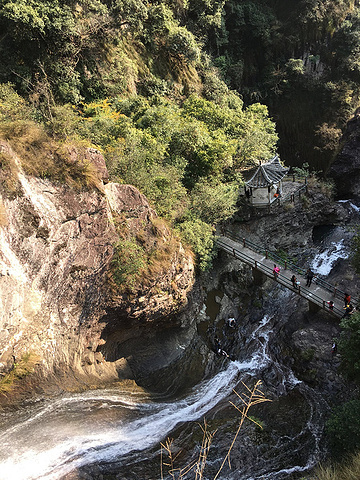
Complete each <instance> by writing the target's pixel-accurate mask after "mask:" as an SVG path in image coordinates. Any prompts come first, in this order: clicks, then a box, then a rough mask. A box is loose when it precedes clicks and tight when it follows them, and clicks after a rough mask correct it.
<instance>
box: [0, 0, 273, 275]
mask: <svg viewBox="0 0 360 480" xmlns="http://www.w3.org/2000/svg"><path fill="white" fill-rule="evenodd" d="M185 7H186V5H185V4H184V5H182V4H176V5H173V4H172V3H169V4H166V3H162V2H160V3H157V2H154V3H151V4H143V3H142V2H133V1H127V0H126V1H113V2H105V1H104V2H100V1H96V0H95V1H80V2H61V4H60V2H50V1H44V0H43V1H38V0H37V1H30V2H18V1H16V2H13V1H4V2H2V3H1V7H0V24H1V27H2V31H4V32H5V33H4V35H3V37H2V42H1V43H0V55H1V57H2V64H1V67H0V79H1V80H2V81H3V84H2V87H1V89H0V102H1V103H0V114H1V116H0V122H1V125H0V133H1V135H2V137H3V138H5V139H7V140H8V141H10V142H11V145H12V147H13V149H14V150H15V151H16V152H17V153H18V154H19V157H20V158H21V159H22V162H24V163H26V165H23V166H24V167H25V168H24V169H25V171H26V173H28V174H33V175H40V176H43V177H47V178H52V179H55V180H57V181H65V182H67V183H74V181H75V180H76V181H77V183H79V182H80V183H81V182H83V184H84V185H86V186H88V187H91V186H93V185H92V184H91V172H88V171H85V170H88V169H89V166H88V165H85V164H83V165H80V164H79V165H76V166H74V165H70V162H67V160H66V151H68V150H69V148H72V147H74V148H75V147H76V148H77V149H79V148H80V149H81V148H85V147H86V146H95V147H96V148H98V149H100V150H101V151H102V152H103V153H104V155H105V157H106V160H107V163H108V168H109V171H110V174H111V178H112V179H113V180H115V181H118V182H123V183H129V184H132V185H134V186H136V187H137V188H139V189H140V190H141V191H142V192H143V193H144V194H145V195H146V196H147V197H148V198H149V200H150V201H151V203H152V204H153V206H154V208H155V209H156V210H157V212H158V213H159V215H161V216H163V217H164V218H165V219H166V220H168V222H169V223H170V224H171V225H172V226H173V227H174V228H175V229H176V230H177V231H178V233H179V234H180V235H181V237H182V239H183V241H185V243H188V244H190V245H191V246H192V247H193V249H194V251H195V253H196V254H197V258H198V265H199V267H200V268H201V269H206V268H207V267H208V266H209V265H210V263H211V257H212V255H213V240H214V239H213V233H214V226H215V225H216V224H217V223H218V222H221V221H223V220H225V219H226V218H229V217H230V216H232V215H233V213H234V211H235V205H236V200H237V197H238V190H239V186H240V185H241V182H242V180H241V173H240V172H241V170H242V169H243V167H244V165H245V164H249V163H251V162H253V161H254V160H257V159H267V158H269V157H270V156H271V155H273V153H274V152H275V148H276V142H277V138H278V137H277V134H276V132H275V124H274V122H272V121H271V119H270V118H269V116H268V111H267V107H266V106H264V105H261V104H259V103H255V104H251V105H248V106H244V104H243V101H242V100H241V97H240V96H239V94H238V93H237V92H235V91H232V90H229V88H228V87H227V85H226V84H225V83H224V82H223V81H222V80H221V79H220V78H219V76H218V74H217V72H216V69H215V68H214V66H213V65H212V63H211V60H210V58H209V56H208V55H207V54H206V53H205V52H204V50H203V49H202V46H203V44H202V42H201V39H200V38H199V37H197V38H195V36H194V34H193V33H191V31H190V30H189V29H188V28H186V27H185V26H184V25H183V20H184V19H185V18H186V17H187V16H188V15H190V10H189V9H188V8H187V7H186V8H185ZM194 7H195V5H192V7H191V8H192V9H193V8H194ZM204 8H205V5H203V4H202V3H200V4H199V5H198V10H196V9H195V10H194V11H192V13H191V17H192V18H193V20H192V25H193V26H194V25H195V24H197V23H198V22H200V23H201V24H203V27H202V30H203V31H204V32H205V31H206V29H207V28H209V26H210V25H213V26H214V28H215V26H216V25H219V24H220V23H221V22H220V20H221V15H220V13H221V5H217V6H216V5H215V4H214V5H208V10H207V9H206V8H205V10H204ZM205 12H207V13H206V15H205V16H204V13H205ZM216 28H217V27H216ZM40 152H41V154H40ZM45 152H48V154H46V153H45ZM64 154H65V155H64ZM54 158H55V160H56V161H55V162H51V161H50V159H54ZM75 167H77V168H76V171H75V172H74V170H75ZM3 168H5V169H6V168H7V169H8V170H9V168H10V167H9V166H7V165H6V162H3ZM81 169H82V170H84V171H81ZM75 177H76V178H75ZM4 186H6V187H7V189H8V190H9V189H10V190H11V189H12V190H13V193H16V188H15V186H10V185H9V184H8V183H7V184H6V185H4V184H3V187H4ZM10 187H11V188H10Z"/></svg>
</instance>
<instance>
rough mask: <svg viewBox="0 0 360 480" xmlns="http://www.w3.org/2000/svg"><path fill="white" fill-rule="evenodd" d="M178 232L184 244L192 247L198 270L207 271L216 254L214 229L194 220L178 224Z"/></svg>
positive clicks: (198, 220)
mask: <svg viewBox="0 0 360 480" xmlns="http://www.w3.org/2000/svg"><path fill="white" fill-rule="evenodd" d="M179 231H180V234H181V238H182V239H183V240H184V241H185V243H187V244H188V245H190V246H191V247H192V249H193V251H194V253H195V255H196V257H197V264H198V267H199V269H200V270H202V271H205V270H208V269H209V268H210V267H211V264H212V260H213V259H214V257H215V254H216V252H215V249H214V244H215V236H214V233H215V229H214V227H212V226H211V225H209V224H208V223H205V222H203V221H202V220H200V219H195V220H188V221H185V222H184V223H182V224H180V226H179Z"/></svg>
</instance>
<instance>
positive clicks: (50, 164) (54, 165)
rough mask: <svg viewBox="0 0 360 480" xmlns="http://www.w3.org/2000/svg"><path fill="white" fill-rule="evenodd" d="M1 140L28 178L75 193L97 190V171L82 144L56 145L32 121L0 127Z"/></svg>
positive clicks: (85, 146)
mask: <svg viewBox="0 0 360 480" xmlns="http://www.w3.org/2000/svg"><path fill="white" fill-rule="evenodd" d="M0 136H1V137H2V138H4V139H5V140H7V141H8V142H9V144H10V145H11V147H12V148H13V150H14V151H15V152H16V154H17V156H18V157H19V159H20V161H21V165H22V168H23V169H24V172H25V173H26V174H27V175H31V176H34V177H40V178H49V179H50V180H52V181H56V182H59V183H65V184H68V185H69V186H71V187H72V188H76V189H83V188H86V189H92V188H100V181H99V178H98V173H97V170H96V167H95V166H94V165H93V164H92V163H91V162H90V161H89V160H88V159H87V158H86V148H87V146H88V145H87V144H85V143H84V142H81V141H77V142H75V141H73V142H72V143H60V142H57V141H55V140H54V139H52V138H51V137H50V136H49V135H48V134H47V133H46V132H45V130H44V128H43V127H42V126H40V125H37V124H36V123H35V122H32V121H31V120H24V121H21V120H19V121H14V122H11V123H2V124H0Z"/></svg>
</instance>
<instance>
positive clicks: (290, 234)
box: [0, 143, 359, 480]
mask: <svg viewBox="0 0 360 480" xmlns="http://www.w3.org/2000/svg"><path fill="white" fill-rule="evenodd" d="M1 148H2V152H5V153H6V155H7V156H10V157H11V158H12V159H13V160H14V164H15V165H16V172H17V175H18V177H17V178H18V180H17V181H18V189H19V193H18V194H17V195H16V196H15V197H14V198H6V197H3V198H2V205H3V209H2V226H1V277H0V282H1V303H0V305H1V322H2V324H1V358H0V361H1V368H2V374H3V376H6V374H8V373H9V372H11V371H13V370H16V366H17V364H19V363H21V361H22V359H24V358H29V359H30V360H29V362H33V365H32V366H33V372H32V373H29V374H28V375H26V376H24V378H22V379H21V378H19V379H16V381H15V383H14V385H13V388H12V389H11V390H9V391H8V392H6V393H2V395H1V402H2V408H3V410H2V413H1V416H2V428H1V432H0V435H1V439H2V442H1V443H2V447H1V449H0V457H1V471H0V478H1V479H2V480H8V479H10V478H16V479H17V480H30V479H33V480H35V479H38V480H40V479H63V480H75V479H99V480H100V479H106V480H107V479H108V480H112V479H122V480H124V479H129V480H132V479H134V478H146V479H149V480H150V479H152V478H159V476H160V468H161V458H160V443H161V442H164V441H165V439H166V437H168V436H171V437H173V438H174V439H175V440H174V442H175V443H174V448H175V451H176V452H177V451H178V452H179V454H180V456H179V458H178V462H179V468H180V467H184V466H185V465H187V464H189V463H190V462H191V461H193V460H194V458H196V455H197V449H198V438H199V425H198V424H199V423H201V422H202V419H203V418H206V421H207V423H208V425H209V428H211V429H212V430H215V429H216V430H217V433H216V435H215V437H214V440H213V444H212V447H211V453H210V455H209V462H208V465H207V470H206V471H207V475H208V476H209V477H208V478H213V477H214V475H215V474H216V471H217V470H218V468H219V466H220V463H221V459H222V458H224V456H225V455H226V452H227V449H228V447H229V445H230V444H231V441H232V437H233V434H234V431H235V429H236V426H237V424H238V421H239V418H238V413H237V412H236V410H235V409H234V408H233V407H232V406H231V405H230V403H229V401H231V402H236V396H235V394H234V393H233V389H235V390H236V391H242V390H243V389H244V384H243V382H244V383H245V384H246V385H253V384H254V382H255V381H256V380H261V382H262V389H263V391H264V393H265V395H266V397H267V398H268V399H269V400H271V402H269V403H267V404H264V405H259V406H258V407H254V409H253V412H252V414H253V415H254V416H255V418H256V419H257V421H258V422H260V423H261V425H262V426H263V429H262V430H261V429H260V428H258V427H257V426H256V425H255V424H251V422H248V423H247V424H245V425H244V427H243V429H242V430H241V433H240V437H239V438H238V440H237V442H236V444H235V446H234V448H233V450H232V454H231V468H228V467H226V469H224V471H223V473H222V477H221V478H224V479H225V478H226V479H229V480H230V479H240V478H241V479H242V480H245V479H246V480H250V479H252V478H264V479H265V478H266V479H273V480H275V479H276V480H282V479H284V480H285V479H290V478H291V479H298V478H304V475H306V474H307V473H308V472H311V470H312V468H313V467H314V466H315V465H316V464H317V463H318V462H319V461H321V460H322V459H323V458H325V456H326V445H325V443H324V438H323V431H324V423H325V420H326V418H327V416H328V414H329V411H330V407H331V405H332V404H339V403H341V402H342V401H345V400H347V399H348V398H349V397H350V395H351V392H350V391H349V385H347V384H346V382H344V380H343V378H342V377H341V376H340V375H339V373H338V367H339V359H338V358H337V357H333V355H332V353H331V344H332V342H333V339H334V338H336V337H337V335H338V334H339V323H338V320H336V319H334V318H333V317H331V316H330V315H329V314H328V313H326V312H318V313H316V314H314V313H311V312H309V308H308V304H307V302H306V301H305V300H304V299H301V298H300V297H297V295H296V294H295V293H293V292H291V291H290V290H288V289H286V288H284V287H281V286H280V285H277V284H276V282H274V281H273V280H271V279H268V280H265V282H261V283H260V284H259V282H257V281H256V279H254V277H253V273H252V270H251V268H249V267H248V266H247V265H246V264H244V263H242V262H240V261H238V260H235V259H233V258H231V257H229V256H228V255H226V254H225V253H223V252H219V253H218V257H217V259H216V260H215V262H214V267H213V269H212V270H211V271H210V272H208V273H203V274H201V275H200V276H197V277H196V278H195V270H194V262H193V257H192V255H191V254H190V253H189V252H188V251H187V250H186V248H184V246H182V245H181V243H180V242H179V241H178V240H177V239H176V238H173V237H172V234H171V233H170V230H169V229H168V228H167V227H166V225H165V224H163V223H162V222H159V221H158V219H157V215H156V212H155V211H154V210H152V209H151V208H150V206H149V203H148V201H147V200H146V198H145V197H144V196H143V195H142V194H140V193H139V192H138V191H137V190H136V189H135V188H134V187H132V186H129V185H121V184H116V183H112V182H109V181H108V175H107V170H106V167H105V162H104V159H103V158H102V156H101V154H99V152H97V151H96V150H93V149H90V150H88V152H87V159H88V160H89V161H90V162H91V164H92V165H93V166H94V167H95V169H96V172H97V178H98V187H97V188H96V189H94V190H92V191H77V190H76V189H72V188H70V187H68V186H64V185H57V184H55V183H52V182H51V181H49V180H44V179H39V178H34V177H29V176H27V175H25V174H24V173H23V171H22V169H21V163H20V162H19V161H18V158H17V156H16V154H15V153H14V151H13V150H12V149H11V147H10V146H9V145H7V144H6V143H2V146H1ZM71 155H72V156H76V151H73V152H71ZM246 212H247V210H246V208H244V207H243V208H242V209H240V210H239V212H238V214H237V215H236V216H235V217H234V219H233V220H232V222H231V224H230V228H232V229H233V230H234V231H236V232H237V233H238V234H239V235H240V236H245V235H246V236H247V237H248V238H251V239H252V241H254V242H255V243H259V244H260V243H261V244H263V245H266V246H267V247H268V248H270V249H274V250H275V249H276V250H281V248H284V249H285V248H286V251H287V252H288V254H289V255H291V256H293V257H294V258H297V260H298V262H299V263H301V264H303V265H304V266H305V265H308V264H309V262H310V261H313V262H314V265H315V264H316V261H318V262H319V260H316V259H317V258H320V257H321V250H320V248H321V247H323V248H325V247H324V246H323V242H322V240H321V238H320V240H319V239H317V238H316V235H317V233H316V232H317V230H319V229H321V228H322V227H323V226H327V228H328V233H327V238H329V240H328V244H327V245H328V246H329V244H331V238H330V237H329V235H330V234H331V231H334V229H336V228H340V229H343V231H344V232H345V233H344V234H341V238H342V239H343V240H344V241H345V245H344V248H345V250H346V249H347V248H349V245H350V241H351V234H350V232H349V234H348V235H347V234H346V228H347V227H346V225H351V224H356V223H357V222H358V215H359V213H358V211H357V209H356V208H355V206H354V204H353V203H351V202H350V201H340V202H335V201H329V200H328V197H327V192H326V190H325V191H324V189H323V187H322V186H321V184H319V183H318V182H314V183H313V185H312V186H310V187H309V192H308V194H307V195H306V198H300V199H298V200H297V201H296V202H295V204H294V205H291V206H290V207H289V206H286V205H284V206H282V207H275V208H274V210H272V211H271V212H270V213H267V212H265V211H258V212H257V214H255V213H254V210H250V213H249V212H248V213H246ZM119 225H120V226H119ZM329 226H332V227H331V228H330V230H329ZM124 228H126V229H130V230H131V231H132V232H136V233H137V234H138V235H142V238H144V242H147V243H149V244H152V245H153V246H155V247H156V245H160V248H163V245H164V244H165V245H166V244H167V243H169V244H171V248H169V249H167V250H166V252H168V254H169V256H170V258H168V259H167V260H166V262H165V263H164V265H166V268H165V269H163V270H162V269H161V268H158V269H157V270H156V275H155V276H154V277H153V278H152V280H151V282H148V283H147V284H144V285H142V287H141V291H140V290H139V291H138V292H136V293H133V294H129V293H126V292H123V293H121V291H119V290H116V288H115V286H114V279H113V275H112V268H113V267H112V261H113V258H114V252H115V246H116V243H117V241H118V240H119V238H121V232H122V229H124ZM329 232H330V233H329ZM145 239H146V240H145ZM334 239H335V243H336V242H337V240H336V236H335V237H334ZM319 242H320V243H319ZM326 248H327V247H326ZM335 250H336V249H335ZM326 251H328V250H326ZM336 251H337V250H336ZM329 255H330V256H331V255H332V254H331V251H330V253H329ZM347 256H348V255H343V256H342V257H343V259H342V260H341V259H340V260H339V258H341V256H340V257H338V256H336V255H335V256H334V262H335V263H332V262H330V270H331V274H330V277H329V278H330V280H331V281H333V282H336V283H337V284H338V285H339V286H340V287H342V288H347V287H348V286H350V285H351V289H352V291H356V286H357V283H356V281H357V280H356V277H355V275H354V273H352V267H351V266H350V264H349V262H348V260H346V257H347ZM322 258H324V256H323V257H322ZM320 263H321V261H320ZM340 287H339V288H340ZM229 318H235V319H236V322H237V325H236V328H230V327H228V326H227V323H226V322H227V320H228V319H229ZM216 337H217V338H219V340H220V342H221V344H222V346H223V347H224V348H225V349H226V350H227V351H228V352H230V353H231V360H229V359H227V358H224V357H221V356H220V357H219V356H217V355H216V353H215V351H214V350H215V349H214V339H215V338H216ZM25 438H26V442H25Z"/></svg>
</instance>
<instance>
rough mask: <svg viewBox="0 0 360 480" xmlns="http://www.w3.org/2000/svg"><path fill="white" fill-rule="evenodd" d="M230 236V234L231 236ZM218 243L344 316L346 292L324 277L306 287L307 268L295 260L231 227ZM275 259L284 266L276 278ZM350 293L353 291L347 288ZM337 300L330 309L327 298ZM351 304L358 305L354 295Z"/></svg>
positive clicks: (253, 265) (309, 299)
mask: <svg viewBox="0 0 360 480" xmlns="http://www.w3.org/2000/svg"><path fill="white" fill-rule="evenodd" d="M230 237H231V238H230ZM217 246H218V248H220V249H221V250H223V251H225V252H227V253H228V254H230V255H232V256H234V257H235V258H237V259H239V260H241V261H243V262H245V263H247V264H248V265H250V266H251V267H252V268H254V269H255V270H256V271H258V272H262V273H263V274H264V275H266V276H268V277H270V278H273V279H274V280H275V281H276V282H278V283H280V284H281V285H283V286H284V287H286V288H289V289H290V290H292V291H293V292H294V293H296V294H298V295H300V296H301V297H303V298H305V299H306V300H308V301H309V305H310V306H311V304H312V305H316V306H317V307H318V308H321V309H323V310H326V311H327V312H329V313H330V314H332V315H334V316H336V317H338V318H341V317H342V316H343V315H344V312H345V310H344V296H345V292H343V291H341V290H338V289H337V288H336V287H334V286H333V285H331V284H330V283H328V282H327V281H325V280H323V279H318V278H316V277H315V278H314V279H313V282H312V284H311V286H310V287H306V286H305V285H306V278H305V270H304V269H302V268H301V267H298V266H297V265H295V264H292V263H290V262H287V261H286V260H284V259H283V258H281V257H279V256H278V255H276V254H275V253H273V252H270V251H268V250H266V249H265V248H263V247H259V246H258V245H255V244H254V243H252V242H251V241H249V240H247V239H246V238H239V237H237V236H236V235H234V234H232V233H231V232H230V231H225V232H224V236H220V237H218V239H217ZM274 263H276V265H278V266H280V267H281V270H280V275H279V276H278V277H277V278H276V279H275V278H274V275H273V268H274ZM294 274H295V275H296V277H297V280H298V281H300V285H298V286H297V287H296V288H294V287H293V284H292V282H291V277H292V276H293V275H294ZM348 293H350V294H351V292H348ZM330 300H332V301H333V302H334V309H333V310H330V309H329V305H328V303H327V302H328V301H330ZM352 304H353V305H357V299H354V298H353V297H352Z"/></svg>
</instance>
